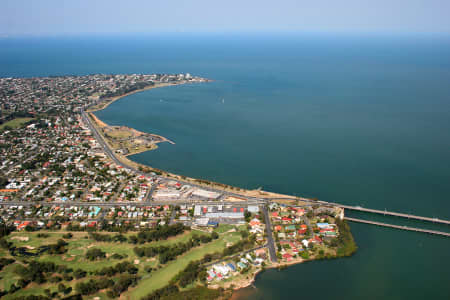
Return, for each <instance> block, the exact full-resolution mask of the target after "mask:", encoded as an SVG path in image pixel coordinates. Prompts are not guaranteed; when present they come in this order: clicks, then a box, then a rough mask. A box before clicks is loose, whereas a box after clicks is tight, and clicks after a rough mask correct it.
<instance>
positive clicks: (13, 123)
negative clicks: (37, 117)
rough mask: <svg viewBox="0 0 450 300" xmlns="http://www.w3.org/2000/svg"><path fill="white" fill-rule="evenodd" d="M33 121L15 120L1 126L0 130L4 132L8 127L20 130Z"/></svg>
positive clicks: (29, 119) (28, 119)
mask: <svg viewBox="0 0 450 300" xmlns="http://www.w3.org/2000/svg"><path fill="white" fill-rule="evenodd" d="M31 120H33V118H15V119H12V120H10V121H8V122H5V123H3V124H0V130H3V129H5V128H7V127H10V128H12V129H15V128H19V127H21V126H23V125H24V124H26V123H28V122H30V121H31Z"/></svg>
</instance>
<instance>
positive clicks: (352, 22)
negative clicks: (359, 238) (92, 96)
mask: <svg viewBox="0 0 450 300" xmlns="http://www.w3.org/2000/svg"><path fill="white" fill-rule="evenodd" d="M279 31H281V32H284V31H286V32H292V31H293V32H349V33H354V32H356V33H360V32H362V33H364V32H375V33H396V32H406V33H443V34H450V0H308V1H303V0H270V1H268V0H218V1H214V0H186V1H185V0H121V1H117V0H76V1H70V0H0V36H17V35H38V36H39V35H73V34H104V33H106V34H114V33H120V34H127V33H155V32H156V33H157V32H279Z"/></svg>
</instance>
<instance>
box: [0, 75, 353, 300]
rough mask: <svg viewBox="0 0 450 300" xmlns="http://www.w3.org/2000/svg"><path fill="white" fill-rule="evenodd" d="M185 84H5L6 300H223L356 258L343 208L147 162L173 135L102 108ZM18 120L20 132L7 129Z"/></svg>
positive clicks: (1, 219)
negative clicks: (266, 275) (143, 155)
mask: <svg viewBox="0 0 450 300" xmlns="http://www.w3.org/2000/svg"><path fill="white" fill-rule="evenodd" d="M208 81H209V80H208V79H205V78H201V77H195V76H191V75H190V74H149V75H143V74H131V75H105V74H97V75H88V76H61V77H39V78H0V107H1V116H0V122H1V123H3V125H1V126H2V127H0V141H1V145H2V146H1V147H0V155H1V158H2V159H1V162H0V229H1V230H0V246H1V247H0V295H1V296H3V297H4V298H5V299H37V298H32V296H35V297H39V299H53V298H62V299H81V298H83V299H108V298H119V297H120V298H122V299H173V297H175V295H176V297H181V298H189V299H217V298H221V299H224V298H228V297H230V296H231V294H232V292H233V290H235V289H238V288H241V287H245V286H247V285H249V284H251V283H252V282H253V280H254V278H255V276H256V274H258V273H259V272H261V271H264V269H266V268H284V267H285V266H288V265H290V264H296V263H301V262H304V261H310V260H316V259H329V258H337V257H343V256H349V255H352V254H353V253H354V252H355V251H356V249H357V247H356V244H355V242H354V240H353V237H352V235H351V232H350V228H349V226H348V224H347V223H346V221H345V220H344V209H343V208H342V207H340V206H337V205H333V204H331V203H326V202H322V201H317V200H313V199H307V198H301V197H294V196H289V195H281V194H276V193H271V192H266V191H262V190H245V189H242V188H238V187H233V186H228V185H225V184H221V183H216V182H210V181H208V180H204V179H195V178H189V177H185V176H183V175H177V174H171V173H169V172H165V171H163V170H158V169H155V168H152V167H151V166H146V165H141V164H138V163H136V162H133V161H131V160H129V159H128V158H127V156H128V155H130V154H135V153H138V152H142V151H148V150H152V149H155V148H156V147H157V144H158V143H161V142H169V143H174V142H176V141H170V140H169V139H168V138H165V137H162V136H159V135H155V134H152V133H145V132H140V131H137V130H135V129H133V128H129V127H125V126H110V125H108V124H106V123H104V122H103V121H101V120H100V119H98V118H97V117H96V116H95V114H94V112H95V111H98V110H100V109H104V108H105V107H107V106H108V105H109V104H110V103H112V102H114V101H117V100H118V99H120V98H122V97H124V96H126V95H130V94H131V93H136V92H141V91H144V90H147V89H150V88H157V87H162V86H170V85H176V84H190V83H203V82H208ZM12 124H14V125H12Z"/></svg>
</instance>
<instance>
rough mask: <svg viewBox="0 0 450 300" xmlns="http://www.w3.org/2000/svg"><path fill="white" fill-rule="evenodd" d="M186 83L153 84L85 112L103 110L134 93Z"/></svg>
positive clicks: (111, 99)
mask: <svg viewBox="0 0 450 300" xmlns="http://www.w3.org/2000/svg"><path fill="white" fill-rule="evenodd" d="M187 83H188V82H177V83H158V84H154V85H151V86H147V87H145V88H143V89H138V90H134V91H131V92H128V93H125V94H122V95H119V96H114V97H112V98H109V99H106V102H105V103H104V105H103V106H102V107H99V108H95V109H88V110H86V112H89V113H93V112H96V111H101V110H104V109H106V108H107V107H108V106H110V105H111V104H112V103H114V102H116V101H117V100H120V99H122V98H124V97H127V96H130V95H133V94H136V93H140V92H144V91H147V90H151V89H155V88H160V87H166V86H175V85H182V84H187Z"/></svg>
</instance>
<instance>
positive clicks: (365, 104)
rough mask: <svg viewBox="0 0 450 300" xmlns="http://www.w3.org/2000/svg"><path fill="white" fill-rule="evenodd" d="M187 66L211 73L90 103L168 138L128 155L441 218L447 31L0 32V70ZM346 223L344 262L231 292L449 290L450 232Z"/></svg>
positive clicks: (405, 293)
mask: <svg viewBox="0 0 450 300" xmlns="http://www.w3.org/2000/svg"><path fill="white" fill-rule="evenodd" d="M186 72H189V73H191V74H194V75H198V76H204V77H208V78H211V79H214V80H215V81H214V82H212V83H205V84H194V85H183V86H176V87H166V88H159V89H154V90H149V91H146V92H142V93H138V94H134V95H131V96H128V97H126V98H123V99H121V100H119V101H117V102H115V103H114V104H112V105H110V106H109V107H108V108H107V109H106V110H104V111H100V112H98V113H97V115H98V116H99V117H100V118H101V119H103V120H104V121H105V122H107V123H110V124H117V125H119V124H120V125H127V126H131V127H134V128H136V129H138V130H142V131H147V132H154V133H158V134H161V135H163V136H166V137H167V138H169V139H171V140H173V141H175V142H176V145H170V144H163V145H161V147H160V148H159V149H158V150H156V151H152V152H146V153H141V154H138V155H135V156H133V157H132V159H134V160H136V161H138V162H142V163H146V164H149V165H152V166H154V167H157V168H161V169H166V170H169V171H172V172H176V173H179V174H184V175H188V176H193V177H199V178H207V179H211V180H215V181H220V182H224V183H228V184H233V185H237V186H241V187H246V188H257V187H260V186H262V187H263V188H264V189H266V190H270V191H274V192H281V193H287V194H295V195H303V196H308V197H317V198H319V199H322V200H327V201H336V202H340V203H345V204H355V205H363V206H366V207H372V208H379V209H384V208H387V209H390V210H394V211H402V212H411V213H416V214H419V215H425V216H436V217H441V218H446V219H449V218H450V203H449V200H448V199H449V195H450V185H449V183H450V151H449V149H450V147H449V146H450V139H449V134H448V133H449V132H450V84H449V82H450V38H449V37H436V36H434V37H433V36H343V35H339V36H337V35H334V36H333V35H312V34H309V35H308V34H284V35H277V36H275V35H270V36H267V35H193V34H189V35H181V34H180V35H168V36H163V35H153V36H128V37H95V38H87V37H79V38H46V39H38V38H28V39H3V40H0V76H43V75H64V74H90V73H186ZM384 220H385V221H389V222H391V223H395V222H399V220H396V219H392V218H391V219H387V220H386V219H384ZM416 225H422V226H429V227H432V228H437V229H439V230H447V231H448V227H445V226H431V225H426V224H416ZM351 226H352V231H353V233H354V235H355V238H356V241H357V243H358V245H359V247H360V249H359V251H358V253H357V254H356V255H355V256H354V257H352V258H349V259H341V260H333V261H322V262H312V263H307V264H302V265H297V266H294V267H291V268H289V269H287V270H284V271H282V272H279V271H275V270H270V271H267V272H265V273H263V274H262V275H260V276H259V277H258V280H257V281H256V283H255V286H256V289H252V288H251V289H247V290H244V291H241V292H240V293H241V297H242V298H248V299H287V298H292V295H299V297H300V295H301V296H303V297H311V296H312V297H314V296H315V297H317V296H318V295H320V296H321V297H338V298H350V299H360V298H363V297H364V298H367V299H379V298H387V299H423V298H425V297H431V298H437V299H448V295H450V287H449V286H448V281H449V279H450V254H449V253H450V251H449V250H450V240H449V239H448V238H442V237H435V236H428V235H425V234H419V233H410V232H401V231H395V230H388V229H381V228H374V227H370V226H368V225H359V224H352V225H351ZM293 293H295V294H293Z"/></svg>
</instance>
